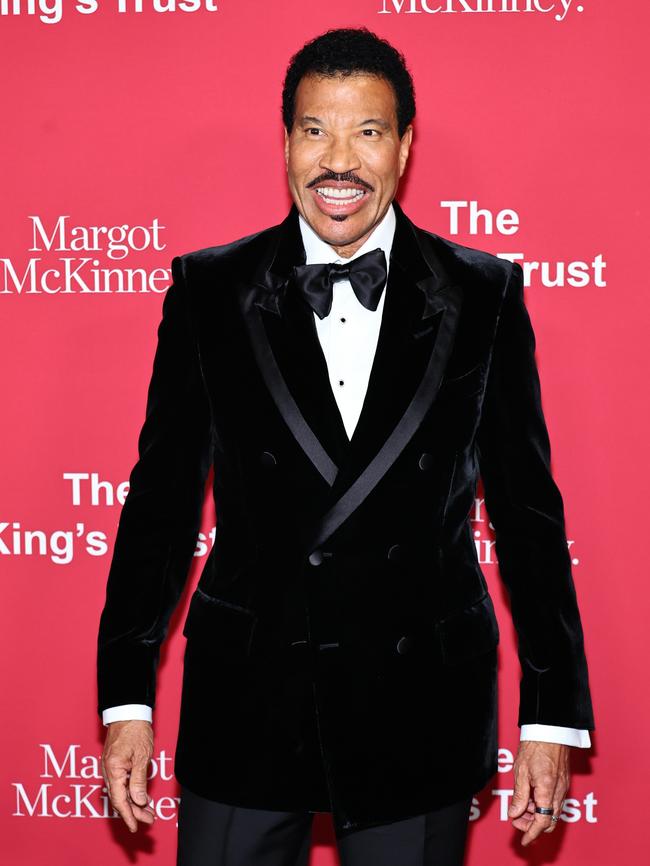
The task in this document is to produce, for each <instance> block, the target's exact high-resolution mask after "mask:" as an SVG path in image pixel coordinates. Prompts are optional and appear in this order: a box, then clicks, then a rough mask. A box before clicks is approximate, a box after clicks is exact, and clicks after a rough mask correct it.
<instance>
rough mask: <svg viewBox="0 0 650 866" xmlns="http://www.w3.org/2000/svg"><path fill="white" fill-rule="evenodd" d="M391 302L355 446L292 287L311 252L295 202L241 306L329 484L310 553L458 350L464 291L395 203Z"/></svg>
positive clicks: (396, 446)
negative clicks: (295, 268) (306, 248)
mask: <svg viewBox="0 0 650 866" xmlns="http://www.w3.org/2000/svg"><path fill="white" fill-rule="evenodd" d="M393 207H394V208H395V212H396V227H395V236H394V239H393V245H392V249H391V257H390V267H389V273H388V283H387V287H386V300H385V304H384V310H383V315H382V323H381V328H380V333H379V339H378V343H377V348H376V352H375V357H374V362H373V366H372V371H371V374H370V379H369V382H368V390H367V393H366V398H365V401H364V404H363V407H362V410H361V414H360V417H359V420H358V422H357V426H356V428H355V430H354V432H353V435H352V439H351V440H348V436H347V433H346V431H345V427H344V425H343V420H342V418H341V415H340V412H339V409H338V406H337V404H336V399H335V397H334V394H333V392H332V389H331V385H330V382H329V376H328V371H327V364H326V361H325V357H324V354H323V351H322V348H321V346H320V343H319V340H318V334H317V332H316V327H315V323H314V321H313V313H312V311H311V309H310V308H309V307H307V305H305V304H304V303H303V301H302V299H301V298H300V297H299V296H298V293H297V291H295V287H294V285H293V283H292V282H291V281H290V277H291V270H292V268H293V265H294V264H304V262H305V251H304V246H303V243H302V237H301V234H300V227H299V224H298V211H297V208H296V207H295V205H292V207H291V210H290V212H289V214H288V216H287V217H286V219H285V220H284V221H283V222H282V223H281V224H280V226H278V232H277V236H276V240H275V242H274V243H273V244H272V245H270V249H269V250H268V255H267V256H266V257H265V258H264V260H263V261H262V262H260V264H259V266H258V268H257V270H256V272H255V274H254V276H253V278H252V280H251V281H250V282H249V283H246V284H244V285H243V286H242V287H241V289H242V291H241V294H240V299H241V305H242V313H243V316H244V320H245V322H246V325H247V328H248V331H249V336H250V338H251V344H252V348H253V351H254V353H255V357H256V359H257V362H258V365H259V367H260V371H261V373H262V375H263V377H264V379H265V382H266V385H267V387H268V388H269V391H270V393H271V395H272V397H273V399H274V400H275V402H276V405H277V407H278V409H279V411H280V412H281V414H282V416H283V418H284V420H285V423H286V424H287V426H288V427H289V429H290V430H291V432H292V434H293V435H294V437H295V438H296V440H297V442H298V444H299V445H300V447H302V449H303V450H304V451H305V453H306V455H307V456H308V457H309V459H310V460H311V461H312V463H313V464H314V466H315V467H316V468H317V469H318V471H319V472H320V474H321V476H322V477H323V478H324V479H325V481H326V482H327V484H328V485H329V486H330V488H331V490H330V494H329V496H328V497H327V501H328V503H329V508H328V509H327V511H326V512H325V514H324V515H323V518H322V520H320V521H319V524H318V526H315V527H312V532H311V535H310V536H309V539H308V540H307V542H306V543H307V546H308V547H312V546H316V545H318V544H322V543H323V541H324V540H325V539H326V538H327V537H329V535H330V534H331V533H332V532H334V531H335V529H336V528H337V527H338V526H339V525H340V524H341V523H342V522H343V521H344V520H345V519H346V518H347V517H348V516H349V514H350V513H352V511H353V510H354V509H355V508H357V507H358V506H359V505H360V504H361V502H362V501H363V500H364V499H365V497H366V496H367V495H368V493H369V492H370V491H371V490H372V488H373V487H374V486H375V485H376V484H377V483H378V482H379V481H380V480H381V478H382V477H383V475H384V474H385V473H386V471H387V470H388V469H389V468H390V466H391V465H392V463H393V462H394V461H395V460H396V459H397V457H398V456H399V454H400V453H401V451H402V450H403V448H404V447H405V445H406V444H407V442H408V441H409V439H410V438H411V436H412V435H413V433H414V432H415V430H416V429H417V427H418V426H419V424H420V422H421V421H422V418H423V417H424V415H425V414H426V412H427V410H428V408H429V407H430V405H431V403H432V402H433V400H434V398H435V394H436V391H437V388H438V386H439V384H440V381H441V379H442V375H443V372H444V367H445V363H446V360H447V358H448V357H449V353H450V351H451V348H452V345H453V337H454V333H455V330H456V325H457V321H458V314H459V311H460V304H461V290H460V287H458V286H457V285H455V284H454V282H453V281H452V280H451V278H450V275H449V273H448V271H447V269H446V268H445V267H444V266H443V264H442V262H440V260H439V259H438V257H437V256H435V254H434V253H433V252H432V251H431V250H430V249H429V245H427V250H426V252H425V251H424V249H423V248H422V246H421V244H420V240H419V238H418V234H417V233H418V231H419V230H418V229H417V228H416V227H415V226H414V225H413V224H412V223H411V221H410V220H409V219H408V218H407V217H406V216H405V215H404V213H403V211H402V210H401V208H400V206H399V205H398V204H397V202H396V201H393Z"/></svg>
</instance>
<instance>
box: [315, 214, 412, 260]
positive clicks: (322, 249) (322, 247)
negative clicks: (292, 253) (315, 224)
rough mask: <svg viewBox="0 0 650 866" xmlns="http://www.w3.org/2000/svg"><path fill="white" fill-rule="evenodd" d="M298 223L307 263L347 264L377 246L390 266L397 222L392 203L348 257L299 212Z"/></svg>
mask: <svg viewBox="0 0 650 866" xmlns="http://www.w3.org/2000/svg"><path fill="white" fill-rule="evenodd" d="M298 223H299V225H300V232H301V234H302V241H303V244H304V247H305V254H306V257H307V258H306V260H305V264H307V265H313V264H329V263H331V262H342V263H344V264H345V263H346V262H351V261H352V260H353V259H356V258H358V257H359V256H362V255H363V254H364V253H368V252H370V251H371V250H376V249H377V247H380V248H381V249H382V250H383V251H384V255H385V256H386V267H387V268H388V265H389V261H390V251H391V247H392V245H393V237H394V235H395V224H396V218H395V209H394V208H393V205H392V203H391V204H390V205H389V206H388V210H387V211H386V213H385V214H384V216H383V218H382V219H381V221H380V222H379V224H378V225H376V226H375V228H374V229H373V230H372V233H371V234H370V236H369V237H368V238H367V239H366V240H365V242H364V243H363V245H362V246H360V247H359V249H358V250H357V251H356V253H354V254H353V255H352V256H350V258H347V259H346V258H343V257H341V256H339V255H338V253H337V252H336V250H335V249H334V247H332V246H330V245H329V244H328V243H327V242H326V241H324V240H323V239H322V238H321V237H319V235H317V234H316V232H315V231H314V230H313V228H312V227H311V226H310V225H309V223H308V222H307V220H306V219H305V218H304V217H303V216H302V214H298Z"/></svg>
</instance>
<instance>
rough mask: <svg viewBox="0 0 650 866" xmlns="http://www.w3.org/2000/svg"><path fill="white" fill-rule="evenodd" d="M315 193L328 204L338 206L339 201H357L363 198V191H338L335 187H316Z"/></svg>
mask: <svg viewBox="0 0 650 866" xmlns="http://www.w3.org/2000/svg"><path fill="white" fill-rule="evenodd" d="M316 192H317V193H318V194H319V195H320V196H321V198H323V199H324V200H325V201H326V202H327V203H328V204H338V203H339V202H340V201H342V200H344V201H350V202H354V201H359V199H360V198H362V197H363V196H364V191H363V190H358V189H349V188H347V189H338V188H336V187H329V186H323V187H318V188H317V189H316Z"/></svg>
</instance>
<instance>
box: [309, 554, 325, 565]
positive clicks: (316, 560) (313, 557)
mask: <svg viewBox="0 0 650 866" xmlns="http://www.w3.org/2000/svg"><path fill="white" fill-rule="evenodd" d="M323 559H324V556H323V551H322V550H314V551H312V552H311V553H310V554H309V561H310V562H311V564H312V565H320V564H321V562H322V561H323Z"/></svg>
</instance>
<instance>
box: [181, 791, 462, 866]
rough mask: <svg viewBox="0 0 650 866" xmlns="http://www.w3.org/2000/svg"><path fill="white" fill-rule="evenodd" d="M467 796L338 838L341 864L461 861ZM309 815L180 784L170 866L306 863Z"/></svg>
mask: <svg viewBox="0 0 650 866" xmlns="http://www.w3.org/2000/svg"><path fill="white" fill-rule="evenodd" d="M471 802H472V798H471V797H469V798H468V799H466V800H462V801H461V802H459V803H454V804H452V805H451V806H445V807H443V808H441V809H437V810H436V811H434V812H426V813H425V814H423V815H417V816H416V817H414V818H406V819H405V820H401V821H394V822H391V823H389V824H380V825H379V826H376V827H369V828H366V829H362V830H355V831H352V832H349V831H347V832H346V833H345V834H342V835H341V836H340V837H339V836H337V839H336V845H337V849H338V854H339V859H340V863H341V866H462V863H463V858H464V854H465V842H466V837H467V826H468V820H469V810H470V806H471ZM313 817H314V815H313V813H311V812H272V811H266V810H264V809H247V808H243V807H240V806H228V805H226V804H224V803H216V802H215V801H213V800H206V799H205V798H203V797H199V796H198V795H197V794H194V793H193V792H192V791H189V790H188V789H187V788H185V787H182V788H181V802H180V806H179V810H178V859H177V861H176V864H177V866H308V863H309V852H310V842H311V828H312V820H313Z"/></svg>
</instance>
